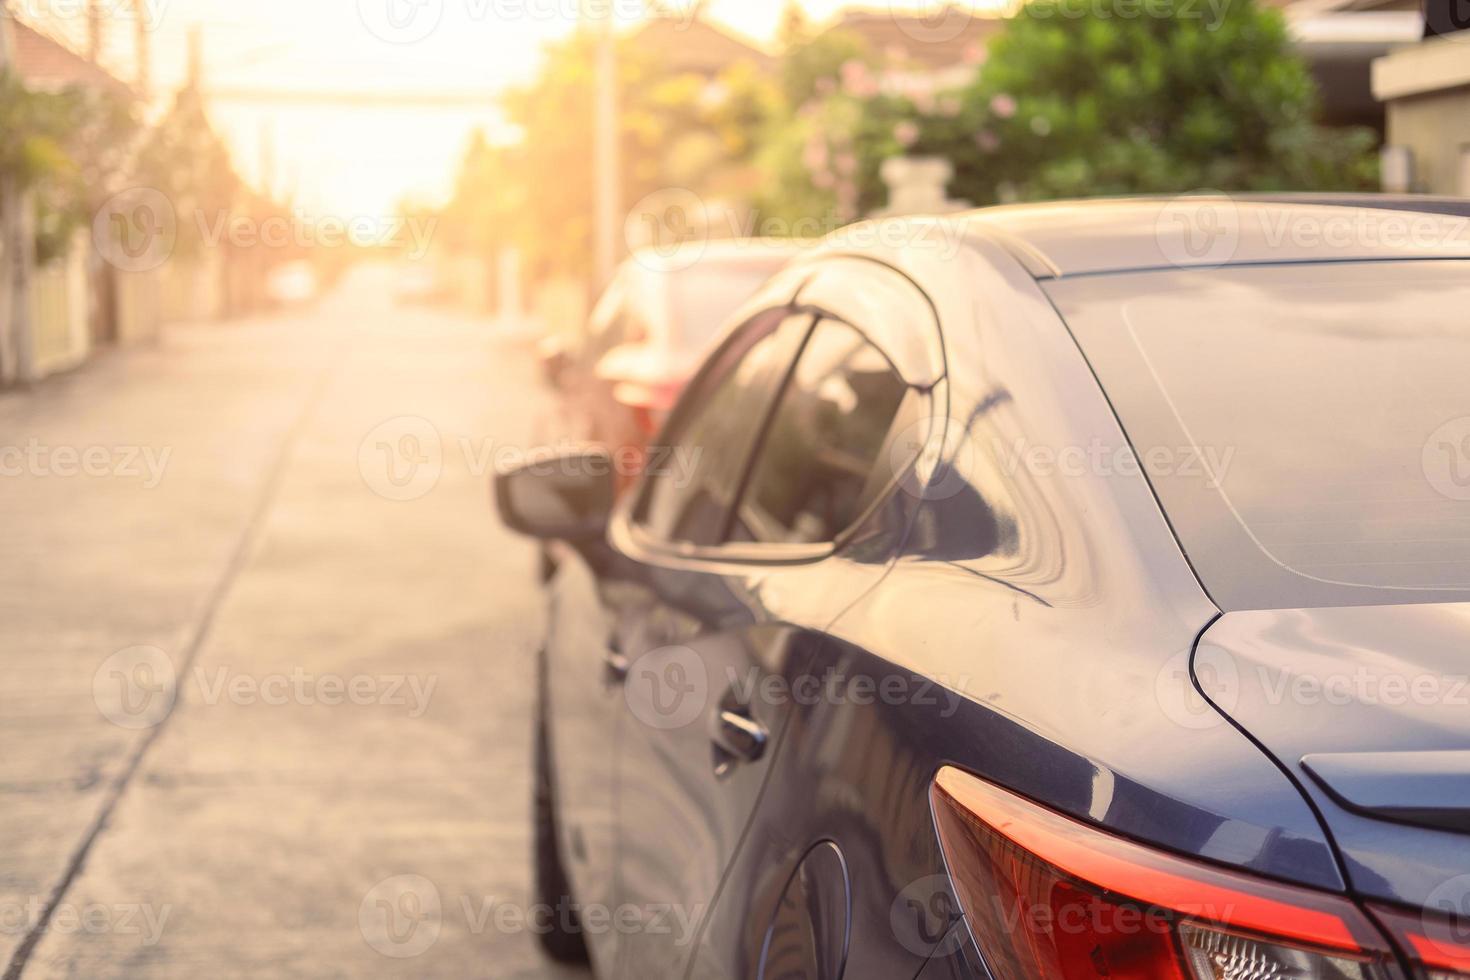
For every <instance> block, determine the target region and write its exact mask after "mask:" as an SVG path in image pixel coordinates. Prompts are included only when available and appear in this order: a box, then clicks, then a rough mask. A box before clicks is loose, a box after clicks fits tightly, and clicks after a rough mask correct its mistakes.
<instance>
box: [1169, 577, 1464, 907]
mask: <svg viewBox="0 0 1470 980" xmlns="http://www.w3.org/2000/svg"><path fill="white" fill-rule="evenodd" d="M1195 677H1196V680H1197V682H1198V683H1199V685H1200V687H1201V689H1202V690H1203V691H1204V692H1205V694H1206V695H1207V696H1208V697H1209V698H1210V699H1211V700H1212V701H1213V702H1214V703H1215V704H1216V705H1217V706H1218V707H1219V708H1220V709H1222V710H1223V711H1224V712H1225V713H1226V714H1227V715H1229V716H1230V718H1232V719H1233V720H1234V721H1235V722H1236V723H1238V724H1239V725H1240V726H1241V727H1242V728H1243V729H1245V731H1246V732H1247V733H1248V734H1249V735H1250V736H1251V737H1253V738H1254V739H1256V740H1257V741H1259V742H1260V743H1261V745H1262V746H1263V747H1264V748H1265V750H1266V751H1267V752H1269V753H1270V754H1272V755H1273V756H1274V757H1275V759H1276V761H1277V762H1278V763H1279V764H1280V765H1281V766H1282V767H1283V768H1284V769H1286V770H1287V771H1288V772H1289V773H1290V774H1291V775H1292V776H1293V777H1294V778H1295V779H1296V780H1297V782H1298V783H1299V784H1300V785H1301V786H1302V788H1303V789H1304V791H1305V792H1306V793H1307V794H1308V795H1309V796H1310V797H1311V800H1312V802H1313V803H1314V805H1315V806H1316V807H1317V809H1318V810H1319V811H1320V812H1321V814H1322V817H1323V820H1324V821H1325V823H1326V825H1327V828H1328V830H1329V831H1330V833H1331V835H1332V837H1333V839H1334V840H1335V842H1336V844H1337V846H1338V848H1339V850H1340V852H1341V855H1342V858H1343V861H1344V865H1345V870H1346V875H1347V878H1348V881H1349V882H1350V883H1351V885H1352V887H1353V888H1354V889H1355V890H1356V891H1357V892H1358V893H1359V894H1360V895H1362V896H1363V897H1365V898H1370V899H1378V900H1384V901H1389V902H1397V903H1403V904H1407V905H1410V906H1414V907H1423V906H1429V907H1438V908H1443V909H1447V910H1448V909H1450V908H1454V909H1457V910H1458V911H1459V913H1460V914H1461V915H1464V914H1465V913H1466V911H1467V910H1466V908H1465V906H1464V904H1463V903H1464V902H1465V899H1466V897H1467V896H1470V836H1467V835H1470V751H1467V750H1470V603H1454V604H1450V603H1446V604H1438V605H1436V604H1428V605H1400V606H1356V607H1344V608H1328V609H1293V610H1270V611H1259V612H1232V613H1227V614H1226V615H1224V616H1222V617H1221V618H1220V619H1219V620H1218V621H1217V622H1216V623H1215V624H1214V625H1213V626H1212V627H1211V628H1210V629H1209V630H1208V631H1206V633H1205V634H1204V636H1203V637H1202V638H1201V641H1200V644H1199V647H1198V650H1197V652H1196V656H1195Z"/></svg>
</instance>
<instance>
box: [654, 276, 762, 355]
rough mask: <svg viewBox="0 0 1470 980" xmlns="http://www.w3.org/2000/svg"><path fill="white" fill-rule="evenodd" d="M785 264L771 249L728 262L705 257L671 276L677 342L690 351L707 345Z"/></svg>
mask: <svg viewBox="0 0 1470 980" xmlns="http://www.w3.org/2000/svg"><path fill="white" fill-rule="evenodd" d="M785 264H786V258H785V257H784V256H783V255H781V254H780V253H778V252H775V251H772V253H771V255H770V256H769V258H757V259H746V260H742V261H739V262H727V263H720V262H718V261H715V260H706V261H704V262H701V263H699V264H698V265H695V266H694V267H693V268H691V269H689V270H688V271H687V272H683V273H680V274H676V275H673V276H671V277H670V283H671V288H672V290H673V308H674V314H673V315H674V319H675V321H676V323H677V326H676V330H677V332H678V338H679V339H678V341H677V342H676V343H677V346H678V347H680V348H681V349H685V350H691V351H697V350H700V349H702V348H703V347H705V346H706V345H707V344H708V343H709V342H710V341H711V340H713V339H714V337H715V335H716V334H717V333H718V332H719V330H720V328H721V327H723V326H725V323H726V321H727V320H729V319H730V316H731V315H732V314H733V313H735V311H736V310H738V309H740V307H742V306H744V305H745V303H746V302H747V301H748V300H749V299H751V297H753V296H755V294H756V292H757V291H759V290H760V288H761V286H763V285H765V283H766V280H768V279H770V278H771V276H773V275H775V274H776V273H777V272H779V271H780V270H781V267H782V266H783V265H785Z"/></svg>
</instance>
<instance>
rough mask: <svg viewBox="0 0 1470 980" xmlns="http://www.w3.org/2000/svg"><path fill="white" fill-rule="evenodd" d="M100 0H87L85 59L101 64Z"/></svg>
mask: <svg viewBox="0 0 1470 980" xmlns="http://www.w3.org/2000/svg"><path fill="white" fill-rule="evenodd" d="M102 37H103V35H102V0H87V60H88V61H90V62H92V64H94V65H100V64H102Z"/></svg>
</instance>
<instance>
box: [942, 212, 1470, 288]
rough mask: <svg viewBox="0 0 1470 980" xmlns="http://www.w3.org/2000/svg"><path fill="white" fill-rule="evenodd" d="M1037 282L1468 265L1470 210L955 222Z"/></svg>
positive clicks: (1053, 215) (1045, 215) (988, 217)
mask: <svg viewBox="0 0 1470 980" xmlns="http://www.w3.org/2000/svg"><path fill="white" fill-rule="evenodd" d="M948 220H950V221H957V222H960V223H962V224H963V226H964V228H965V230H966V234H968V235H972V236H980V237H985V238H990V239H992V240H998V241H999V242H1000V243H1001V244H1003V245H1005V246H1006V247H1007V248H1008V249H1010V251H1011V252H1012V253H1013V254H1014V255H1015V256H1016V257H1017V259H1019V260H1020V261H1021V262H1022V263H1023V264H1024V265H1025V266H1026V267H1027V268H1028V269H1029V270H1030V271H1031V272H1032V274H1033V275H1035V276H1037V278H1043V279H1053V278H1062V277H1065V276H1078V275H1097V274H1106V273H1119V272H1134V271H1143V270H1149V269H1169V268H1214V267H1218V266H1222V265H1251V264H1272V265H1275V264H1282V263H1291V262H1349V261H1389V260H1405V259H1444V258H1449V259H1470V200H1460V199H1454V198H1436V197H1416V196H1410V195H1402V196H1390V195H1377V194H1362V195H1351V194H1340V195H1331V194H1322V195H1256V196H1240V195H1186V196H1181V197H1169V198H1163V197H1155V198H1109V199H1097V200H1083V201H1057V202H1051V203H1046V204H1023V205H1008V206H1003V207H995V208H986V209H982V210H979V211H970V212H966V213H963V214H960V215H955V216H951V217H950V218H949V219H948Z"/></svg>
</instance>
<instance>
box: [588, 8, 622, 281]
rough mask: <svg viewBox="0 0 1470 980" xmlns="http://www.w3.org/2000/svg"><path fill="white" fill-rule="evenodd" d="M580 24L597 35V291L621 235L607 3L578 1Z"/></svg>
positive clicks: (614, 69) (613, 52)
mask: <svg viewBox="0 0 1470 980" xmlns="http://www.w3.org/2000/svg"><path fill="white" fill-rule="evenodd" d="M582 19H583V22H584V24H585V23H586V22H587V21H589V20H590V21H592V23H591V24H589V25H587V26H589V27H590V29H591V30H593V31H595V32H596V40H597V71H596V76H595V81H594V83H593V85H594V89H595V93H594V95H593V106H592V113H593V115H592V127H593V149H592V167H593V178H592V179H593V195H594V196H593V218H594V223H593V236H594V240H593V255H594V257H595V267H596V273H597V282H596V287H597V289H598V290H601V289H603V288H604V287H605V286H607V284H608V283H610V282H612V278H613V274H614V273H615V272H616V271H617V267H618V253H619V249H618V236H619V234H620V233H621V224H622V222H621V220H620V215H619V212H620V211H621V210H622V201H621V196H622V193H621V191H622V161H621V159H620V157H621V146H620V144H619V138H618V136H619V132H620V131H621V128H622V127H621V124H620V121H619V118H618V53H617V35H616V28H615V25H614V24H613V4H612V3H611V2H609V0H582Z"/></svg>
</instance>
